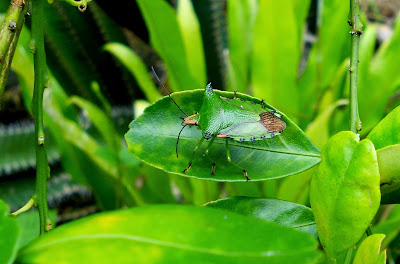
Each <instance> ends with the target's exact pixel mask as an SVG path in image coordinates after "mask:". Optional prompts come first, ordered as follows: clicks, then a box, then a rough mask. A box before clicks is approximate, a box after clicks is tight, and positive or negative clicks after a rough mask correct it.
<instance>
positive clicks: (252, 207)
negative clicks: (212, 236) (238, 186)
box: [206, 197, 318, 237]
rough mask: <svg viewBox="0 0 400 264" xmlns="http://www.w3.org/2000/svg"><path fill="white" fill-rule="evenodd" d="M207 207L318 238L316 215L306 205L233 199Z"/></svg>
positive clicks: (211, 203) (209, 204) (223, 200)
mask: <svg viewBox="0 0 400 264" xmlns="http://www.w3.org/2000/svg"><path fill="white" fill-rule="evenodd" d="M206 206H207V207H213V208H217V209H223V210H227V211H231V212H235V213H238V214H241V215H246V216H252V217H255V218H259V219H262V220H264V221H267V222H273V223H275V224H278V225H281V226H287V227H290V228H293V229H297V230H299V231H303V232H305V233H308V234H310V235H312V236H313V237H318V235H317V226H316V225H315V221H314V215H313V213H312V211H311V209H310V208H308V207H306V206H304V205H300V204H295V203H291V202H286V201H282V200H277V199H266V198H250V197H232V198H226V199H221V200H217V201H214V202H209V203H207V204H206Z"/></svg>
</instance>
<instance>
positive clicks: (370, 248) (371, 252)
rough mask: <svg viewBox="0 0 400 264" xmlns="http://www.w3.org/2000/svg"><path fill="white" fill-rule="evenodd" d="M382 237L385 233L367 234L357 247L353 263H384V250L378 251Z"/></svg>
mask: <svg viewBox="0 0 400 264" xmlns="http://www.w3.org/2000/svg"><path fill="white" fill-rule="evenodd" d="M384 238H385V235H383V234H373V235H371V236H368V237H367V238H366V239H365V240H364V241H363V242H362V243H361V245H360V247H359V248H358V250H357V253H356V256H355V257H354V260H353V264H385V263H386V250H385V251H383V252H382V253H381V252H380V250H381V243H382V240H383V239H384ZM382 256H383V257H382Z"/></svg>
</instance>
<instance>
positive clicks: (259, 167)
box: [125, 90, 320, 181]
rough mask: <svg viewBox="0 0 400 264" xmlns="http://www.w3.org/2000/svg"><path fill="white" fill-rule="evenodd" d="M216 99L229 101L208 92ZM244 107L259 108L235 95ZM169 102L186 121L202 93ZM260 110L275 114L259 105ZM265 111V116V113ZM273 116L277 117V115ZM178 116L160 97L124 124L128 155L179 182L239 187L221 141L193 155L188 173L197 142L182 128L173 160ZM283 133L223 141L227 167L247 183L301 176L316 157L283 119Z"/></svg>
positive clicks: (191, 130) (195, 132) (197, 133)
mask: <svg viewBox="0 0 400 264" xmlns="http://www.w3.org/2000/svg"><path fill="white" fill-rule="evenodd" d="M214 92H215V93H217V94H218V95H220V96H223V97H226V98H234V94H233V93H231V92H222V91H218V90H214ZM237 96H238V97H239V98H241V99H244V100H245V101H248V102H246V103H248V104H250V102H251V101H253V102H254V103H258V104H259V103H260V102H261V100H259V99H256V98H254V97H251V96H248V95H244V94H239V93H238V94H237ZM172 97H173V99H174V100H175V101H176V102H177V104H178V105H179V106H181V108H182V109H183V110H184V111H185V112H186V113H187V114H189V115H191V114H194V113H196V112H198V111H199V110H200V109H201V106H202V103H203V98H204V90H193V91H185V92H177V93H174V94H172ZM264 105H265V106H266V108H268V109H271V110H274V111H277V110H276V109H275V108H274V107H272V106H269V105H268V104H266V103H264ZM266 111H268V110H266ZM278 113H279V112H278ZM181 116H182V113H181V112H180V110H179V109H178V108H177V107H176V106H175V105H174V103H173V102H172V101H171V100H170V99H169V98H168V97H165V98H163V99H161V100H159V101H157V102H156V103H155V104H153V105H151V106H149V107H148V108H147V109H146V110H145V111H144V113H143V114H142V115H141V116H140V117H139V118H138V119H137V120H134V121H133V122H132V123H131V124H130V130H129V131H128V133H127V134H126V135H125V139H126V142H127V144H128V149H129V151H130V152H131V153H132V154H133V155H134V156H136V157H137V158H139V159H141V160H142V161H144V162H146V163H148V164H150V165H152V166H154V167H157V168H161V169H163V170H165V171H167V172H170V173H174V174H179V175H182V176H188V177H195V178H202V179H208V180H216V181H245V180H246V179H245V178H244V177H243V172H242V171H241V170H240V169H238V168H237V167H236V166H234V165H233V164H231V163H229V162H227V160H226V155H225V153H226V151H225V139H222V138H216V139H215V140H214V142H213V144H212V145H211V147H210V149H209V153H208V155H203V154H204V152H205V149H206V147H207V143H208V142H204V143H203V145H202V146H201V148H200V149H199V151H198V152H197V153H196V155H195V157H194V159H193V164H192V167H191V169H190V170H189V171H188V172H187V173H186V174H183V172H182V171H183V170H184V169H185V168H186V167H187V166H188V162H189V160H190V158H191V156H192V153H193V150H194V148H195V147H196V145H197V142H198V141H199V140H200V139H201V130H200V129H199V128H198V127H194V126H188V127H187V128H185V130H183V132H182V134H181V137H180V142H179V158H177V157H176V154H175V146H176V140H177V136H178V132H179V130H180V129H181V128H182V126H181V123H182V119H181V118H180V117H181ZM282 120H283V121H285V122H286V125H287V127H286V129H285V130H284V131H283V133H282V135H279V136H275V137H274V138H271V139H265V140H258V141H256V142H238V141H234V140H231V139H229V145H230V151H231V157H232V161H233V162H234V163H235V164H237V165H239V166H241V167H243V168H244V169H246V170H247V173H248V176H249V178H250V179H251V180H253V181H258V180H266V179H273V178H280V177H285V176H289V175H292V174H296V173H299V172H301V171H304V170H306V169H308V168H310V167H312V166H314V165H315V164H317V163H318V162H319V161H320V151H319V149H318V148H317V147H316V146H314V144H313V143H312V142H311V141H310V140H309V139H308V138H307V136H306V135H305V134H304V133H303V131H302V130H301V129H300V128H298V127H297V125H296V124H294V123H293V122H292V121H291V120H289V119H288V118H287V117H286V116H285V115H283V117H282ZM213 163H215V164H216V168H215V175H210V174H211V167H212V164H213Z"/></svg>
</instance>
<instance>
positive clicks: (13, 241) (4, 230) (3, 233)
mask: <svg viewBox="0 0 400 264" xmlns="http://www.w3.org/2000/svg"><path fill="white" fill-rule="evenodd" d="M8 213H9V212H8V206H7V204H6V203H4V202H3V201H2V200H0V263H13V262H14V259H15V257H16V253H17V249H18V240H19V234H20V227H19V225H18V222H17V219H15V217H12V216H8Z"/></svg>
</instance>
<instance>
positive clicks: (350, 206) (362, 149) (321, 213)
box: [310, 131, 380, 259]
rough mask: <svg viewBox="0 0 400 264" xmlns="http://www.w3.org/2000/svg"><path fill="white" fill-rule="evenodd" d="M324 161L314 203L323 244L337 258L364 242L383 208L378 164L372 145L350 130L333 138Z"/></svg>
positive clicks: (312, 192) (314, 181)
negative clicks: (381, 207) (369, 227)
mask: <svg viewBox="0 0 400 264" xmlns="http://www.w3.org/2000/svg"><path fill="white" fill-rule="evenodd" d="M321 159H322V161H321V163H320V164H319V168H318V171H317V173H316V174H315V175H314V176H313V178H312V181H311V186H310V188H311V189H310V202H311V208H312V210H313V212H314V217H315V221H316V222H317V228H318V235H319V238H320V241H321V244H322V245H323V247H324V249H325V252H326V253H327V254H328V257H329V258H331V259H335V258H336V256H337V255H338V254H339V253H341V252H342V251H344V250H346V249H348V248H350V247H351V246H353V245H354V244H355V243H357V242H358V241H359V240H360V239H361V237H362V236H363V234H364V233H365V230H366V229H367V228H368V226H369V225H370V224H371V221H372V219H373V218H374V216H375V214H376V212H377V210H378V208H379V203H380V191H379V170H378V162H377V157H376V152H375V149H374V145H373V144H372V142H371V141H370V140H368V139H366V140H362V141H361V142H359V138H358V136H357V135H356V134H354V133H352V132H349V131H344V132H340V133H338V134H336V135H335V136H333V137H332V138H331V139H330V140H329V141H328V143H327V144H326V145H325V147H324V149H323V150H322V154H321Z"/></svg>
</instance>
